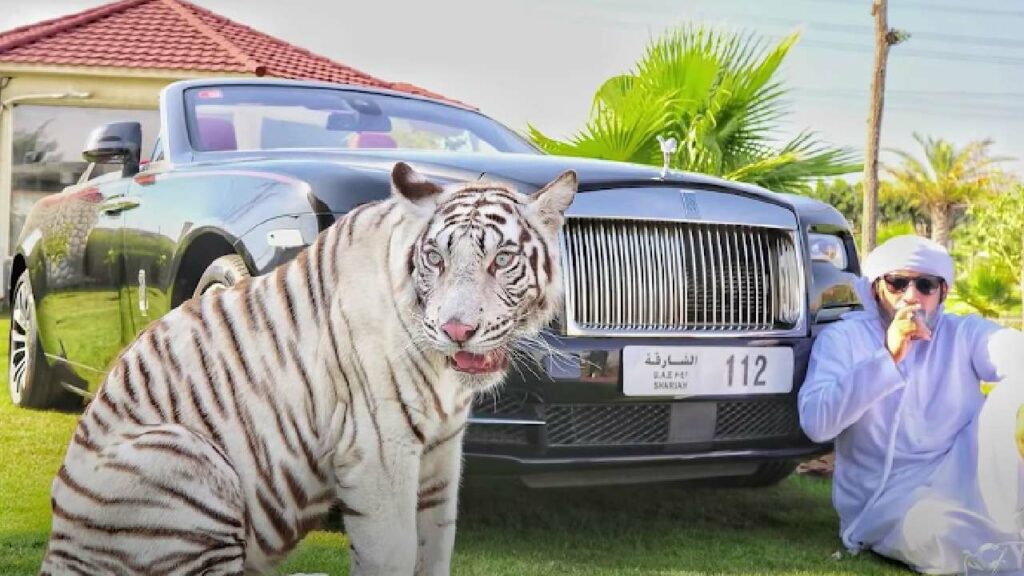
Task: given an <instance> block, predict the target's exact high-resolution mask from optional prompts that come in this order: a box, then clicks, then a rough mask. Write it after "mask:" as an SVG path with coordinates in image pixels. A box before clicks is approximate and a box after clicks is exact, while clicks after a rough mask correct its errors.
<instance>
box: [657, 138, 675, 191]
mask: <svg viewBox="0 0 1024 576" xmlns="http://www.w3.org/2000/svg"><path fill="white" fill-rule="evenodd" d="M658 144H660V145H661V158H662V161H663V163H662V165H661V179H662V180H664V179H665V177H667V176H668V165H669V162H670V161H671V159H672V155H673V154H675V152H676V139H675V138H668V139H665V137H664V136H662V135H661V134H658Z"/></svg>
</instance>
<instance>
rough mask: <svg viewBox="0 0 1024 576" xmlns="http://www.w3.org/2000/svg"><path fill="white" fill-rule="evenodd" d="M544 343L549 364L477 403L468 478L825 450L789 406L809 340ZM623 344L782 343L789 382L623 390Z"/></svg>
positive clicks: (708, 470)
mask: <svg viewBox="0 0 1024 576" xmlns="http://www.w3.org/2000/svg"><path fill="white" fill-rule="evenodd" d="M549 343H550V344H552V346H553V347H556V348H557V349H558V350H559V354H557V356H559V358H558V359H552V358H551V357H550V356H545V355H544V354H533V355H530V356H529V358H528V359H527V360H524V361H520V362H519V363H518V365H516V366H515V367H514V368H513V370H512V372H511V376H510V378H509V381H508V382H507V383H506V384H505V386H504V387H502V388H501V389H500V390H499V391H498V392H495V393H490V394H484V395H482V396H481V397H479V398H477V400H476V401H475V403H474V406H473V413H472V415H471V418H470V425H469V428H468V430H467V433H466V436H465V441H464V444H465V448H464V454H465V458H466V475H467V476H505V477H519V478H521V479H522V480H523V481H524V482H526V483H527V484H528V485H531V486H571V485H590V484H614V483H621V484H625V483H638V482H658V481H672V480H684V479H696V478H713V477H724V476H747V475H751V474H754V473H756V472H757V470H758V468H759V466H761V465H762V464H766V463H770V462H778V461H793V460H800V459H806V458H810V457H813V456H815V455H818V454H821V453H824V452H825V451H827V450H828V447H827V446H821V445H818V444H814V443H813V442H811V441H810V440H808V439H807V438H806V436H804V434H803V432H802V431H801V429H800V423H799V416H798V413H797V393H798V391H799V386H800V383H801V382H802V381H803V378H804V375H805V373H806V369H807V358H808V356H809V354H810V346H811V339H810V338H792V339H774V340H773V339H765V338H759V339H742V338H729V339H722V340H717V339H716V341H714V342H709V341H693V340H689V341H687V340H686V339H672V341H666V340H665V339H650V340H643V339H622V338H567V339H562V340H558V341H551V342H549ZM626 345H655V346H656V345H673V346H680V345H690V346H692V345H701V346H786V347H790V348H792V350H793V358H794V367H793V368H794V369H793V380H794V382H793V387H792V390H791V391H790V392H789V393H786V394H746V395H738V396H737V395H728V396H700V397H690V398H666V397H635V396H625V395H624V394H623V392H622V368H621V365H620V362H619V359H620V354H621V350H622V348H623V346H626Z"/></svg>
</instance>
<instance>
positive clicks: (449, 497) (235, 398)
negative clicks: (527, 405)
mask: <svg viewBox="0 0 1024 576" xmlns="http://www.w3.org/2000/svg"><path fill="white" fill-rule="evenodd" d="M391 179H392V195H391V197H390V198H389V199H387V200H384V201H380V202H375V203H371V204H366V205H363V206H361V207H359V208H356V209H355V210H353V211H352V212H350V213H349V214H347V215H346V216H345V217H344V218H343V219H341V220H340V221H339V222H338V223H336V224H335V225H333V226H331V227H330V228H329V229H328V230H325V231H324V232H323V233H321V234H320V236H319V237H318V238H317V241H316V243H315V244H314V245H312V246H311V247H310V248H309V249H307V250H305V251H303V252H302V253H300V254H299V256H298V257H297V258H296V259H295V260H293V261H292V262H291V263H289V264H287V265H284V266H282V267H280V268H279V269H278V270H277V271H275V272H274V273H272V274H269V275H267V276H262V277H258V278H253V279H251V280H248V281H246V282H244V283H242V284H239V285H238V286H236V287H235V288H234V289H230V290H227V291H222V292H216V293H212V294H209V295H207V296H204V297H202V298H201V299H198V300H192V301H189V302H187V303H186V304H184V305H183V306H181V307H180V308H178V309H176V310H175V311H173V312H171V313H169V314H167V315H166V316H165V317H164V318H163V319H161V320H160V321H159V322H157V323H155V324H154V325H153V326H151V327H150V328H149V329H147V330H146V331H145V332H144V333H143V334H141V335H140V337H139V338H138V339H137V340H136V341H135V342H134V343H133V344H132V345H131V346H130V347H129V348H128V349H127V350H126V351H125V352H124V353H123V354H122V355H121V357H120V358H119V360H118V362H117V363H116V365H115V366H114V368H113V369H112V370H111V372H110V374H109V375H108V377H107V379H106V381H105V382H104V384H103V386H102V387H101V389H100V391H99V393H98V395H97V396H96V398H95V399H94V400H93V401H92V402H91V403H90V405H89V407H88V409H87V410H86V412H85V414H84V415H83V416H82V419H81V421H80V423H79V425H78V428H77V430H76V431H75V434H74V437H73V438H72V440H71V443H70V446H69V447H68V451H67V455H66V457H65V459H64V464H63V466H61V468H60V471H59V473H58V475H57V478H56V479H55V480H54V483H53V490H52V507H53V530H52V533H51V535H50V542H49V547H48V549H47V553H46V557H45V558H44V560H43V565H42V569H41V573H42V574H118V575H120V574H145V575H157V574H206V575H211V576H212V575H220V574H252V573H256V574H259V573H265V572H266V571H268V570H269V569H270V568H271V567H272V566H273V565H274V564H275V563H276V562H277V561H278V560H280V559H281V558H283V557H284V556H285V555H286V554H287V553H288V552H289V551H290V550H291V549H292V548H293V547H294V546H295V545H296V543H298V541H299V540H300V539H301V538H302V537H303V535H304V534H306V532H308V531H309V530H311V529H312V528H313V527H314V526H316V524H317V522H318V520H319V519H320V518H321V517H322V516H324V514H325V513H326V512H327V511H328V508H329V507H330V506H331V505H332V503H335V502H338V503H340V506H341V509H342V512H343V514H344V520H345V529H346V532H347V533H348V535H349V539H350V541H351V544H352V546H351V550H350V555H351V564H352V572H353V573H354V574H413V573H415V574H447V573H448V572H449V570H450V562H451V554H452V547H453V545H454V540H455V522H456V510H457V507H456V498H457V493H458V484H459V475H460V468H461V451H462V434H463V431H464V429H465V426H466V419H467V416H468V412H469V405H470V402H471V399H472V396H473V393H474V392H477V391H480V390H484V389H486V388H488V387H491V386H494V385H496V384H497V383H499V382H500V381H501V379H502V378H503V377H504V374H505V371H506V369H507V367H508V365H509V361H508V358H509V353H510V350H511V346H512V344H513V342H514V341H515V340H516V339H517V338H520V337H523V336H530V335H534V334H536V333H537V332H538V331H539V330H540V329H541V328H542V327H543V326H544V325H546V324H547V323H548V322H549V321H550V319H551V318H552V317H553V315H554V313H555V311H556V309H557V308H558V307H559V305H560V300H561V290H560V286H561V283H560V280H559V274H560V270H559V259H558V239H557V238H558V230H559V228H560V226H561V224H562V222H563V212H564V210H565V209H566V208H567V207H568V206H569V204H570V203H571V201H572V199H573V196H574V194H575V191H576V176H575V174H574V173H573V172H571V171H570V172H566V173H565V174H563V175H562V176H560V177H559V178H557V179H556V180H554V181H553V182H552V183H550V184H548V185H547V186H546V187H545V188H543V189H542V190H540V191H539V192H537V193H535V194H534V195H532V196H525V195H522V194H519V193H517V192H515V191H513V190H510V189H509V188H507V187H504V186H500V185H490V184H483V183H471V184H464V185H458V186H455V187H452V188H449V189H442V188H441V187H440V186H438V185H436V184H433V183H431V182H429V181H427V180H426V179H424V178H423V177H422V176H421V175H420V174H418V173H417V172H415V171H414V170H413V169H412V168H410V167H409V166H408V165H406V164H403V163H398V164H396V165H395V167H394V169H393V171H392V175H391Z"/></svg>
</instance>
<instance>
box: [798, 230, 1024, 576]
mask: <svg viewBox="0 0 1024 576" xmlns="http://www.w3.org/2000/svg"><path fill="white" fill-rule="evenodd" d="M952 282H953V261H952V259H951V258H950V256H949V254H948V253H947V252H946V250H945V249H944V248H943V247H942V246H940V245H938V244H936V243H934V242H931V241H929V240H927V239H924V238H921V237H918V236H901V237H898V238H893V239H892V240H889V241H888V242H886V243H884V244H882V245H881V246H879V247H878V248H877V249H876V250H874V251H873V252H872V253H871V254H869V255H868V257H867V258H866V259H865V261H864V278H861V279H860V281H859V284H858V286H857V290H858V293H859V295H860V298H861V301H862V302H863V304H864V310H863V311H858V312H853V313H850V314H846V315H845V316H844V317H843V320H842V321H841V322H838V323H836V324H835V325H833V326H830V327H828V328H827V329H826V330H824V331H823V332H822V333H821V335H820V336H818V339H817V341H816V342H815V344H814V349H813V351H812V353H811V360H810V366H809V368H808V372H807V379H806V381H805V382H804V385H803V388H802V389H801V390H800V398H799V404H800V424H801V426H802V427H803V429H804V432H805V433H806V434H807V436H808V437H810V438H811V439H812V440H814V441H816V442H825V441H828V440H832V439H833V438H834V439H835V453H836V463H835V477H834V485H833V498H832V501H833V504H834V505H835V507H836V510H837V511H838V513H839V517H840V520H841V526H842V528H841V536H842V539H843V543H844V545H845V546H846V547H847V548H848V549H849V550H851V551H857V550H862V549H871V550H874V551H875V552H877V553H878V554H881V555H883V556H887V557H890V558H894V559H896V560H899V561H902V562H905V563H906V564H908V565H909V566H911V567H912V568H914V569H915V570H917V571H919V572H924V573H931V574H942V573H951V572H952V573H955V572H963V571H964V570H965V566H967V567H970V566H971V564H970V563H971V562H972V561H974V560H975V559H977V558H979V557H980V555H984V554H986V553H988V552H990V551H992V550H993V549H994V547H999V546H1013V545H1016V544H1019V543H1021V542H1024V536H1022V529H1024V517H1022V515H1021V514H1020V511H1021V508H1022V506H1024V475H1022V474H1021V472H1022V470H1024V468H1022V455H1021V454H1020V453H1019V451H1018V449H1017V442H1016V439H1015V434H1014V432H1015V424H1016V420H1017V414H1018V411H1019V409H1020V407H1021V406H1022V405H1024V335H1022V334H1021V333H1020V332H1019V331H1017V330H1011V329H1009V328H1003V327H1001V326H999V325H997V324H995V323H993V322H991V321H988V320H985V319H983V318H980V317H978V316H957V315H953V314H945V313H944V312H943V309H942V304H943V302H944V301H945V299H946V295H947V293H948V291H949V287H950V285H951V284H952ZM982 381H985V382H999V384H997V385H996V386H995V388H994V389H993V391H992V392H991V393H990V394H989V395H988V398H987V399H986V397H985V396H984V395H983V394H982V391H981V386H980V383H981V382H982ZM992 568H993V567H991V566H990V567H989V568H988V569H989V570H991V569H992ZM998 568H999V570H1006V571H1010V572H1013V573H1024V565H1020V564H1019V562H1018V561H1017V557H1016V555H1014V554H1006V555H1003V556H1002V563H1001V565H1000V566H998ZM986 573H989V572H986Z"/></svg>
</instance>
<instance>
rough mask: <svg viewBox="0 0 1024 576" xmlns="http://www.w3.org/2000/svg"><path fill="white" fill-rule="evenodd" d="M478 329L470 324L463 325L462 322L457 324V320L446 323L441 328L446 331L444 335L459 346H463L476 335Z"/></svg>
mask: <svg viewBox="0 0 1024 576" xmlns="http://www.w3.org/2000/svg"><path fill="white" fill-rule="evenodd" d="M476 328H477V327H476V326H470V325H469V324H463V323H462V322H457V321H455V320H452V321H450V322H446V323H445V324H444V325H442V326H441V329H442V330H444V333H445V334H447V335H448V337H449V338H451V339H452V342H456V343H458V344H462V343H463V342H465V341H466V340H469V339H470V338H472V337H473V334H476Z"/></svg>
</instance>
